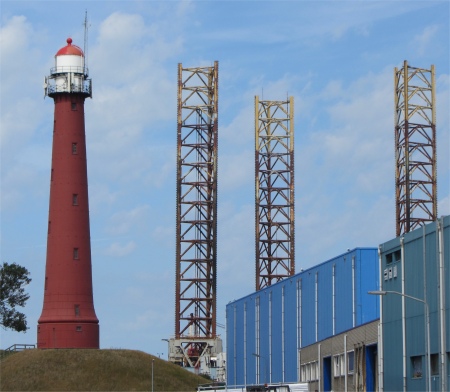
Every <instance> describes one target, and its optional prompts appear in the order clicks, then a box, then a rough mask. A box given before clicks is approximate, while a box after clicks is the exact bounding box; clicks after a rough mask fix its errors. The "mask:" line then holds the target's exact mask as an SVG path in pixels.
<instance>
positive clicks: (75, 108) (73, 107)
mask: <svg viewBox="0 0 450 392" xmlns="http://www.w3.org/2000/svg"><path fill="white" fill-rule="evenodd" d="M72 110H77V103H76V102H72Z"/></svg>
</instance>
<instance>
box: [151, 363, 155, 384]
mask: <svg viewBox="0 0 450 392" xmlns="http://www.w3.org/2000/svg"><path fill="white" fill-rule="evenodd" d="M154 363H155V360H154V359H152V392H153V364H154Z"/></svg>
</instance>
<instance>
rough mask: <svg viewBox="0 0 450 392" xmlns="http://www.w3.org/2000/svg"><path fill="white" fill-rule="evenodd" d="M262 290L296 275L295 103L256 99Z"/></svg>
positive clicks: (258, 283)
mask: <svg viewBox="0 0 450 392" xmlns="http://www.w3.org/2000/svg"><path fill="white" fill-rule="evenodd" d="M255 141H256V153H255V184H256V189H255V194H256V205H255V209H256V211H255V216H256V222H255V224H256V226H255V227H256V228H255V232H256V290H261V289H263V288H264V287H267V286H270V285H271V284H272V283H276V282H278V281H280V280H282V279H283V278H286V277H287V276H291V275H294V273H295V252H294V251H295V242H294V241H295V225H294V98H293V97H290V98H289V99H288V100H287V101H260V100H259V97H258V96H256V97H255Z"/></svg>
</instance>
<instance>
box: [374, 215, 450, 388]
mask: <svg viewBox="0 0 450 392" xmlns="http://www.w3.org/2000/svg"><path fill="white" fill-rule="evenodd" d="M449 226H450V216H445V217H442V218H440V219H439V220H437V221H435V222H433V223H430V224H427V225H425V226H423V227H421V228H419V229H416V230H414V231H412V232H409V233H406V234H404V235H403V236H401V237H397V238H394V239H393V240H391V241H388V242H386V243H384V244H382V245H380V254H381V259H380V261H381V271H380V275H381V290H382V291H381V293H378V294H383V295H382V297H381V298H382V300H381V317H380V325H381V339H380V341H381V342H382V344H381V345H380V346H381V347H380V353H379V356H380V358H379V360H380V362H381V363H382V366H381V369H382V371H381V372H382V374H381V377H380V383H382V384H383V385H382V388H383V389H384V390H385V391H402V390H403V391H425V390H430V391H448V390H449V387H450V378H449V376H450V367H449V366H450V365H449V363H450V311H449V310H450V261H449V260H450V227H449ZM427 307H428V310H429V324H428V326H429V333H428V331H427V329H428V328H427V312H426V308H427ZM427 336H429V337H430V341H429V344H428V342H427ZM381 349H382V350H381ZM428 354H429V357H428ZM428 384H430V385H428Z"/></svg>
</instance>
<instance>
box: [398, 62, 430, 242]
mask: <svg viewBox="0 0 450 392" xmlns="http://www.w3.org/2000/svg"><path fill="white" fill-rule="evenodd" d="M394 79H395V82H394V85H395V164H396V171H395V185H396V235H397V236H399V235H402V234H404V233H407V232H409V231H411V230H414V229H416V228H417V227H420V226H422V225H424V224H426V223H429V222H432V221H434V220H436V219H437V181H436V179H437V170H436V169H437V166H436V111H435V70H434V66H433V65H432V66H431V68H430V69H424V68H415V67H411V66H409V65H408V62H407V61H405V62H404V64H403V67H402V68H401V69H397V68H395V71H394Z"/></svg>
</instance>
